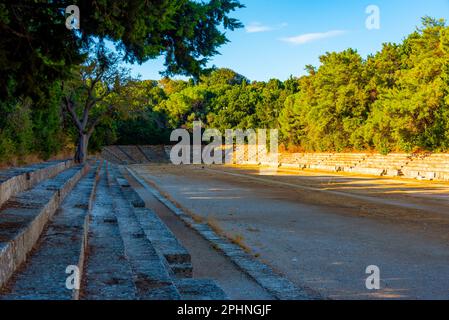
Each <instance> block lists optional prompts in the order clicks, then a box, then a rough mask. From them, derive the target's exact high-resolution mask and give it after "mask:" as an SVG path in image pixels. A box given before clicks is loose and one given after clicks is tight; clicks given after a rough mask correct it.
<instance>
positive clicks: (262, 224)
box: [132, 165, 449, 299]
mask: <svg viewBox="0 0 449 320" xmlns="http://www.w3.org/2000/svg"><path fill="white" fill-rule="evenodd" d="M132 168H133V169H134V170H135V172H137V173H138V174H139V175H140V176H141V177H142V178H144V179H146V180H147V181H149V182H152V183H156V184H157V186H158V188H159V189H160V190H161V191H163V192H165V193H167V194H169V195H170V197H171V198H172V199H173V200H175V201H176V202H177V203H178V204H180V205H182V206H183V207H184V208H186V209H188V210H189V211H190V212H192V213H194V214H196V215H198V216H200V217H203V218H204V219H205V220H206V221H209V222H211V223H212V224H213V225H215V226H217V227H218V228H220V229H222V230H223V232H224V233H226V234H227V235H228V236H232V237H236V236H238V238H239V239H241V240H242V242H243V243H244V245H246V246H248V247H249V248H250V249H251V250H252V252H253V253H254V254H255V256H257V257H258V259H261V261H263V262H265V263H267V264H268V265H270V266H271V267H272V268H273V269H275V270H276V271H278V272H280V273H282V274H284V275H285V276H286V277H288V278H289V279H290V280H291V281H293V282H294V283H296V284H297V285H299V286H307V287H309V288H311V289H314V290H316V291H318V292H319V293H321V294H322V295H323V296H325V297H329V298H332V299H379V298H380V299H386V298H387V299H388V298H391V299H401V298H402V299H403V298H406V299H449V184H443V183H428V182H427V183H426V182H418V181H412V180H401V179H396V180H394V179H381V178H374V177H360V176H350V175H338V174H329V173H317V172H302V173H301V174H298V173H295V174H292V173H289V172H287V171H285V172H281V171H279V172H277V173H276V174H274V173H270V172H268V173H267V172H265V171H262V172H259V169H257V168H251V167H245V168H231V167H218V166H214V167H205V168H203V167H202V166H170V165H165V166H162V165H160V166H159V165H146V166H144V165H140V166H133V167H132ZM369 265H376V266H378V267H379V268H380V272H381V274H380V276H381V289H380V290H374V291H370V290H367V289H366V287H365V280H366V278H367V277H368V275H367V274H365V270H366V267H367V266H369Z"/></svg>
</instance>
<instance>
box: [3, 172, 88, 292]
mask: <svg viewBox="0 0 449 320" xmlns="http://www.w3.org/2000/svg"><path fill="white" fill-rule="evenodd" d="M88 170H89V167H88V165H75V166H72V167H70V168H69V169H66V170H64V171H62V172H60V173H58V174H56V175H53V177H52V178H48V179H45V180H44V181H42V182H40V183H38V184H36V185H35V186H33V187H32V188H30V189H28V190H25V191H22V192H19V193H17V194H16V195H14V196H12V197H10V198H9V199H8V200H7V201H6V202H5V203H4V204H3V206H2V207H1V209H0V287H2V286H3V285H4V284H5V283H6V282H7V281H8V279H9V278H10V277H11V275H12V274H13V273H14V272H15V271H16V270H17V268H19V266H20V265H21V264H22V263H23V262H24V261H25V260H26V257H27V255H28V253H29V252H30V251H31V250H32V248H33V246H34V245H35V244H36V242H37V240H38V239H39V237H40V235H41V233H42V231H43V229H44V227H45V225H46V224H47V222H48V221H49V219H51V217H52V216H53V215H54V214H55V212H56V210H57V209H58V207H59V206H60V204H61V203H62V202H63V201H64V199H65V197H66V196H67V195H68V194H69V193H70V191H71V190H72V189H73V187H74V186H75V185H76V184H77V182H78V181H79V180H80V179H81V177H83V175H84V174H85V173H86V172H87V171H88Z"/></svg>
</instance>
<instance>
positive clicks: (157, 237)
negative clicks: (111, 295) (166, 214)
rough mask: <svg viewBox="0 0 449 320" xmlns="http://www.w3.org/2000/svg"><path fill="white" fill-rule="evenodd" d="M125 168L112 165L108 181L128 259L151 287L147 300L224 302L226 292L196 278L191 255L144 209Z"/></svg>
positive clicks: (146, 291)
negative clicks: (116, 207)
mask: <svg viewBox="0 0 449 320" xmlns="http://www.w3.org/2000/svg"><path fill="white" fill-rule="evenodd" d="M123 174H125V171H124V169H123V168H118V167H116V166H110V167H109V171H108V181H109V184H110V186H111V188H112V189H113V190H114V191H113V196H114V200H115V201H117V202H118V203H117V205H118V207H119V208H120V209H121V210H120V212H119V213H118V215H117V219H118V224H119V228H120V229H123V230H121V235H122V237H123V243H124V244H125V252H126V255H127V257H128V258H129V259H130V261H131V264H133V268H132V269H134V270H139V272H138V274H136V275H135V277H142V279H138V283H139V285H145V284H150V285H149V286H147V287H146V288H144V287H142V288H141V289H142V290H143V291H144V294H143V296H141V297H140V298H144V299H163V300H167V299H169V300H177V299H183V300H211V299H213V300H223V299H226V298H227V297H226V294H225V293H224V291H223V290H222V289H221V288H220V287H219V286H218V285H217V284H216V283H215V281H213V280H209V279H193V278H192V275H193V270H192V265H191V258H190V254H189V253H188V252H187V250H186V249H185V248H184V247H182V245H181V244H180V243H179V242H178V240H177V239H176V237H175V236H174V235H173V233H172V232H171V231H170V230H169V229H168V228H167V227H166V226H165V224H164V223H163V222H162V221H161V220H160V219H159V217H158V216H157V215H156V214H155V213H154V212H152V211H151V210H150V209H147V208H145V207H144V203H143V200H142V199H141V198H140V196H139V194H138V193H137V192H136V191H135V190H133V189H132V188H131V186H130V185H129V182H128V181H127V180H126V179H125V178H124V176H123Z"/></svg>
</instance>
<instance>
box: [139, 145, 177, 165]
mask: <svg viewBox="0 0 449 320" xmlns="http://www.w3.org/2000/svg"><path fill="white" fill-rule="evenodd" d="M139 149H140V150H141V151H142V153H144V154H145V156H146V158H147V159H148V161H149V162H151V163H167V162H168V159H170V152H169V153H168V154H167V151H166V146H163V145H154V146H152V145H143V146H139Z"/></svg>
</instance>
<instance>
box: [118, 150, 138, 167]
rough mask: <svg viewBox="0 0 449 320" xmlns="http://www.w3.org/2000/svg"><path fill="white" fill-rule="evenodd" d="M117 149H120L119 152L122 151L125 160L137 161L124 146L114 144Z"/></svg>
mask: <svg viewBox="0 0 449 320" xmlns="http://www.w3.org/2000/svg"><path fill="white" fill-rule="evenodd" d="M115 147H116V148H117V149H118V150H120V152H121V153H123V154H124V155H125V156H126V158H127V159H126V160H127V161H128V163H129V164H132V163H137V161H136V159H134V158H133V157H132V155H131V154H130V153H128V149H127V148H126V147H125V146H115Z"/></svg>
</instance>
